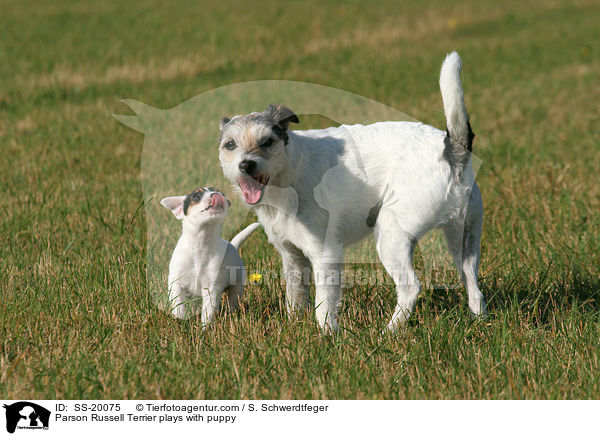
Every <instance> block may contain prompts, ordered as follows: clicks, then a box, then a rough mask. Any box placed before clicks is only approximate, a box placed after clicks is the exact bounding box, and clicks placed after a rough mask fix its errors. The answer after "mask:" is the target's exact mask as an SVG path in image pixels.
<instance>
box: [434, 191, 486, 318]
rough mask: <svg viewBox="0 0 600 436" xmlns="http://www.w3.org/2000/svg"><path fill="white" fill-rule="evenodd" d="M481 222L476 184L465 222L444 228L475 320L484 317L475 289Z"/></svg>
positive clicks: (480, 206)
mask: <svg viewBox="0 0 600 436" xmlns="http://www.w3.org/2000/svg"><path fill="white" fill-rule="evenodd" d="M482 221H483V203H482V201H481V193H480V192H479V188H478V186H477V184H475V185H473V190H472V191H471V196H470V198H469V204H468V206H467V213H466V216H465V218H464V219H462V218H460V219H457V220H454V221H451V222H449V223H448V224H446V225H445V226H443V229H444V234H445V235H446V242H447V243H448V249H449V250H450V253H452V256H453V257H454V261H455V262H456V267H457V268H458V272H459V274H460V275H461V278H462V281H463V283H464V284H465V287H466V288H467V294H468V296H469V309H470V310H471V313H472V314H473V315H474V316H475V317H483V316H485V314H486V307H485V299H484V297H483V294H482V292H481V291H480V290H479V286H478V285H477V271H478V269H479V257H480V254H481V252H480V242H481V226H482Z"/></svg>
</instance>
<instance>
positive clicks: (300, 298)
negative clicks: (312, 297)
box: [276, 242, 311, 315]
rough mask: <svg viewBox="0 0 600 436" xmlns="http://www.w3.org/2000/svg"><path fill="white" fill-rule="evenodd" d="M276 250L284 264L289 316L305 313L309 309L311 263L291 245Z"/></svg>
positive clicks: (279, 245) (278, 247)
mask: <svg viewBox="0 0 600 436" xmlns="http://www.w3.org/2000/svg"><path fill="white" fill-rule="evenodd" d="M276 248H277V250H278V251H279V253H280V254H281V262H282V264H283V274H284V277H285V286H286V290H285V295H286V307H287V311H288V314H290V315H291V314H292V313H294V312H300V311H304V310H306V308H307V307H308V295H309V286H310V277H311V271H310V261H309V260H308V259H307V257H306V256H305V255H304V253H302V251H301V250H300V249H298V248H296V247H295V246H293V245H291V244H290V243H287V242H286V243H283V244H277V245H276Z"/></svg>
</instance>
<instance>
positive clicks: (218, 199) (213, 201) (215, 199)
mask: <svg viewBox="0 0 600 436" xmlns="http://www.w3.org/2000/svg"><path fill="white" fill-rule="evenodd" d="M210 206H211V207H214V206H220V207H223V206H225V199H224V198H223V196H222V195H221V194H213V196H212V197H210Z"/></svg>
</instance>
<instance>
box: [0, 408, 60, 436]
mask: <svg viewBox="0 0 600 436" xmlns="http://www.w3.org/2000/svg"><path fill="white" fill-rule="evenodd" d="M3 407H4V408H5V409H6V431H8V432H9V433H14V432H15V430H16V429H17V428H19V429H30V430H35V429H44V430H47V429H48V424H49V421H50V411H49V410H48V409H45V408H44V407H42V406H38V405H37V404H35V403H30V402H29V401H19V402H18V403H13V404H10V405H7V404H4V406H3Z"/></svg>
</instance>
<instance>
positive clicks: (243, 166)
mask: <svg viewBox="0 0 600 436" xmlns="http://www.w3.org/2000/svg"><path fill="white" fill-rule="evenodd" d="M239 168H240V171H241V172H243V173H246V174H248V175H249V176H251V175H252V173H254V171H255V170H256V162H255V161H253V160H249V159H244V160H243V161H241V162H240V165H239Z"/></svg>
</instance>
